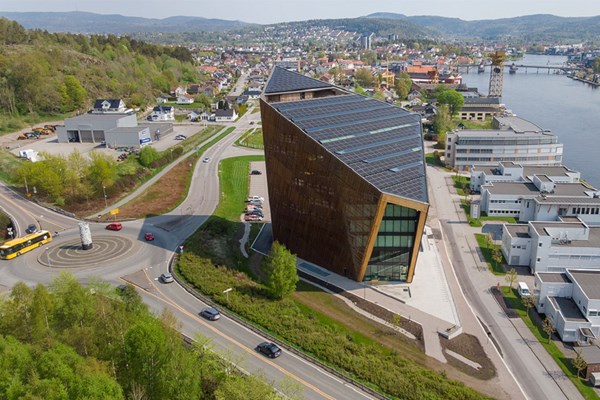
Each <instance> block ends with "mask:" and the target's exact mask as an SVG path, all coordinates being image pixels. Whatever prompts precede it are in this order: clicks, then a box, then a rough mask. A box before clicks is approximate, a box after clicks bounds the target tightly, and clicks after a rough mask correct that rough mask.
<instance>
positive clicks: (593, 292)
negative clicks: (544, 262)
mask: <svg viewBox="0 0 600 400" xmlns="http://www.w3.org/2000/svg"><path fill="white" fill-rule="evenodd" d="M598 266H599V267H600V264H598ZM534 298H535V306H536V309H537V311H538V312H540V313H544V314H546V316H547V317H548V318H549V319H550V320H551V321H552V324H553V325H554V327H555V328H556V333H558V335H559V336H560V338H561V339H562V341H564V342H576V343H578V344H590V343H591V341H592V340H593V339H595V338H597V337H598V335H599V334H600V269H596V270H578V269H568V270H566V271H565V272H564V273H537V274H536V275H535V284H534Z"/></svg>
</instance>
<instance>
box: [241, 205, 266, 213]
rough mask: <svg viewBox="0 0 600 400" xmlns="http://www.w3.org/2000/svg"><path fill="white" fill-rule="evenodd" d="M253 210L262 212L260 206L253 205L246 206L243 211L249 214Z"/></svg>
mask: <svg viewBox="0 0 600 400" xmlns="http://www.w3.org/2000/svg"><path fill="white" fill-rule="evenodd" d="M254 210H261V211H262V206H255V205H252V204H248V205H247V206H246V208H245V209H244V212H245V213H249V212H251V211H254Z"/></svg>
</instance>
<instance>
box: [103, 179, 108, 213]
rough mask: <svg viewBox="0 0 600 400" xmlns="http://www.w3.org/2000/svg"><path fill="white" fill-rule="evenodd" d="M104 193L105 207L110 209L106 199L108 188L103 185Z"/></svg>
mask: <svg viewBox="0 0 600 400" xmlns="http://www.w3.org/2000/svg"><path fill="white" fill-rule="evenodd" d="M102 193H104V205H105V206H106V207H105V208H108V200H107V198H106V186H104V185H102Z"/></svg>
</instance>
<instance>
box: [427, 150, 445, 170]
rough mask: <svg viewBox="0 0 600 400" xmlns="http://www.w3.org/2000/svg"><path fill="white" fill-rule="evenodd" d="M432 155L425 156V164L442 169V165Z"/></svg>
mask: <svg viewBox="0 0 600 400" xmlns="http://www.w3.org/2000/svg"><path fill="white" fill-rule="evenodd" d="M433 154H434V153H427V154H425V162H426V163H427V164H429V165H433V166H434V167H443V166H444V163H442V161H441V160H440V159H439V158H437V157H435V156H434V155H433Z"/></svg>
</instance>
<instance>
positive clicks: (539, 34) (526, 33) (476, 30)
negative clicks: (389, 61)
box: [367, 13, 600, 42]
mask: <svg viewBox="0 0 600 400" xmlns="http://www.w3.org/2000/svg"><path fill="white" fill-rule="evenodd" d="M367 18H374V19H377V20H381V19H384V20H388V21H404V22H409V23H412V24H415V25H418V26H420V27H421V28H424V29H432V30H435V31H438V32H441V33H442V34H443V35H444V36H452V37H457V38H463V39H465V38H480V39H485V40H507V39H510V40H516V41H529V42H532V41H571V42H573V41H575V42H577V41H587V40H591V41H597V40H598V36H599V35H600V16H590V17H559V16H556V15H548V14H536V15H525V16H522V17H514V18H500V19H489V20H476V21H465V20H462V19H459V18H448V17H438V16H432V15H420V16H410V17H409V16H406V15H403V14H394V13H374V14H370V15H368V16H367Z"/></svg>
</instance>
